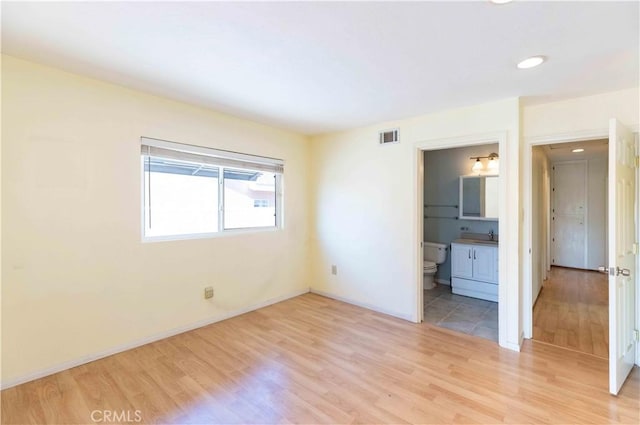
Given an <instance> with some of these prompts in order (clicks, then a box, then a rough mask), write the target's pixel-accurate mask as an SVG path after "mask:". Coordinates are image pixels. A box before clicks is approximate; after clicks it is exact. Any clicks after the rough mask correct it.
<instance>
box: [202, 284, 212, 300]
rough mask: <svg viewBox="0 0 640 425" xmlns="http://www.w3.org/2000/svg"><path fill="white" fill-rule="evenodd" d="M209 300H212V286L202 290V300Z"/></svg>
mask: <svg viewBox="0 0 640 425" xmlns="http://www.w3.org/2000/svg"><path fill="white" fill-rule="evenodd" d="M209 298H213V286H207V287H206V288H204V299H205V300H208V299H209Z"/></svg>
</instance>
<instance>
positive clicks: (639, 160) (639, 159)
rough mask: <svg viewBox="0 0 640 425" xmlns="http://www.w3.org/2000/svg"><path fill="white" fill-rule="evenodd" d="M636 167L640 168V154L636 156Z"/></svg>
mask: <svg viewBox="0 0 640 425" xmlns="http://www.w3.org/2000/svg"><path fill="white" fill-rule="evenodd" d="M636 168H640V156H636Z"/></svg>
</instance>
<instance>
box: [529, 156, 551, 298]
mask: <svg viewBox="0 0 640 425" xmlns="http://www.w3.org/2000/svg"><path fill="white" fill-rule="evenodd" d="M549 179H550V163H549V158H547V155H546V154H545V152H544V150H543V149H542V148H540V147H535V148H534V149H533V180H532V183H533V184H532V189H533V198H532V199H533V214H532V226H533V229H532V235H533V239H532V245H531V258H532V263H533V265H532V269H531V271H532V279H531V282H532V285H533V292H532V295H533V303H535V302H536V299H537V298H538V295H539V294H540V289H542V282H543V281H544V280H545V279H546V278H547V269H548V265H547V258H548V252H547V251H548V247H549V241H548V236H549V234H548V226H549V216H550V197H549V196H550V194H549Z"/></svg>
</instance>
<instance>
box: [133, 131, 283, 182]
mask: <svg viewBox="0 0 640 425" xmlns="http://www.w3.org/2000/svg"><path fill="white" fill-rule="evenodd" d="M140 154H141V155H143V156H150V157H158V158H166V159H173V160H178V161H186V162H192V163H196V164H207V165H212V166H217V167H230V168H241V169H245V170H254V171H264V172H269V173H278V174H283V173H284V161H283V160H282V159H276V158H269V157H265V156H257V155H249V154H244V153H239V152H233V151H225V150H220V149H211V148H204V147H200V146H192V145H185V144H181V143H174V142H168V141H165V140H159V139H152V138H148V137H142V138H141V145H140Z"/></svg>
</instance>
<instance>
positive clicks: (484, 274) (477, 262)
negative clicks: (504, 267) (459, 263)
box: [473, 246, 498, 283]
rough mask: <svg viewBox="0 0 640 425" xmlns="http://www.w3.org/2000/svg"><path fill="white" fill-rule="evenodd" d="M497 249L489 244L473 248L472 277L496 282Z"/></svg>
mask: <svg viewBox="0 0 640 425" xmlns="http://www.w3.org/2000/svg"><path fill="white" fill-rule="evenodd" d="M497 255H498V250H497V249H496V248H493V247H489V246H475V247H474V248H473V278H474V279H476V280H482V281H484V282H491V283H498V272H497V267H496V264H497V261H496V259H497Z"/></svg>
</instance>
